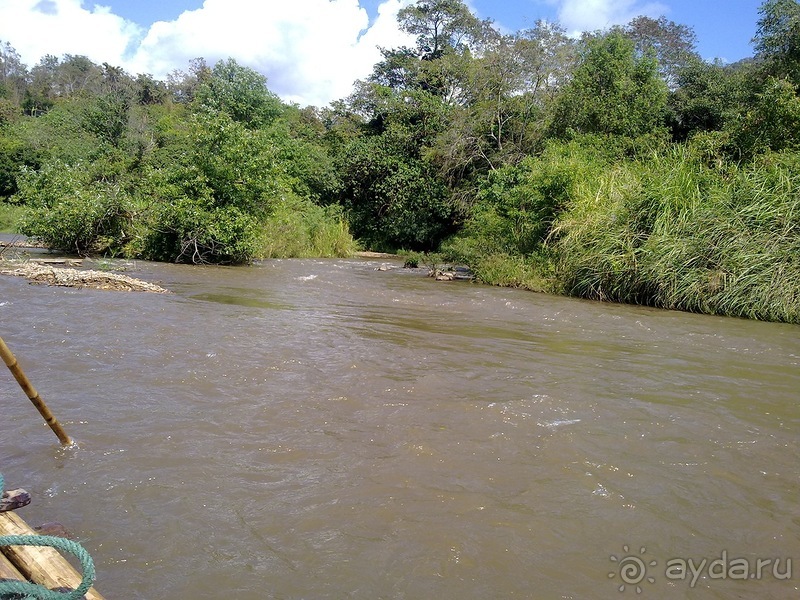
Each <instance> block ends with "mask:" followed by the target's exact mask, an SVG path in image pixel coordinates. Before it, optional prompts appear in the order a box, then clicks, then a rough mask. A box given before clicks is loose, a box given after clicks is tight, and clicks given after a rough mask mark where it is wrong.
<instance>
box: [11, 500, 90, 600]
mask: <svg viewBox="0 0 800 600" xmlns="http://www.w3.org/2000/svg"><path fill="white" fill-rule="evenodd" d="M0 535H38V534H37V533H36V532H35V531H34V530H33V529H31V528H30V527H29V526H28V524H27V523H26V522H25V521H23V520H22V517H20V516H19V515H18V514H16V513H13V512H5V513H0ZM0 550H2V552H3V553H4V554H5V555H6V557H7V558H8V559H9V560H10V561H11V562H12V563H13V564H14V566H15V567H16V568H17V570H18V571H19V572H20V573H21V574H22V576H23V577H25V578H26V579H28V580H30V581H32V582H33V583H38V584H39V585H43V586H45V587H46V588H49V589H51V590H52V589H58V588H67V589H70V590H74V589H75V588H77V587H78V586H79V585H80V584H81V576H80V574H79V573H78V572H77V571H76V570H75V569H74V568H73V567H72V565H71V564H70V563H69V562H68V561H67V559H66V558H64V557H63V556H61V554H60V553H59V552H58V551H57V550H56V549H55V548H47V547H44V548H36V547H33V546H4V547H2V548H0ZM84 597H85V598H86V600H104V599H103V596H101V595H100V594H99V593H97V591H96V590H95V589H94V588H91V589H89V591H88V592H86V595H85V596H84Z"/></svg>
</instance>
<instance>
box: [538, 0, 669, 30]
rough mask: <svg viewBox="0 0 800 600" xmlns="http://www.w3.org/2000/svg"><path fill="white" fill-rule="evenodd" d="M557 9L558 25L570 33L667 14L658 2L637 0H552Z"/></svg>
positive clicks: (662, 5)
mask: <svg viewBox="0 0 800 600" xmlns="http://www.w3.org/2000/svg"><path fill="white" fill-rule="evenodd" d="M553 3H555V4H556V5H557V6H558V22H559V23H561V25H563V26H564V27H565V28H566V29H567V31H569V32H571V33H580V32H583V31H595V30H598V29H606V28H608V27H610V26H612V25H622V24H625V23H628V22H629V21H630V20H631V19H633V18H634V17H637V16H639V15H645V16H648V17H658V16H660V15H663V14H665V13H666V12H667V11H668V7H667V6H665V5H664V4H661V3H659V2H640V1H639V0H553Z"/></svg>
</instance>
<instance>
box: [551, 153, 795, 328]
mask: <svg viewBox="0 0 800 600" xmlns="http://www.w3.org/2000/svg"><path fill="white" fill-rule="evenodd" d="M799 166H800V155H798V154H792V153H782V154H769V155H765V156H762V157H761V158H759V159H757V160H755V161H754V162H752V163H749V164H747V165H741V166H736V165H725V167H724V168H717V167H711V166H708V165H707V164H706V163H705V161H704V160H702V158H701V157H699V156H698V154H697V153H695V152H694V151H693V148H692V147H691V145H689V146H685V147H675V148H673V149H671V150H669V151H667V152H662V153H660V154H657V155H654V156H651V157H649V158H647V159H643V160H637V161H628V162H625V163H623V164H621V165H619V166H618V167H617V168H615V169H613V170H611V171H609V172H608V173H606V174H604V175H603V176H602V177H601V178H600V180H599V182H598V186H597V191H596V193H595V194H583V195H580V196H578V197H576V198H575V199H574V200H573V202H572V203H571V204H570V206H569V208H568V210H566V211H565V213H564V214H563V215H562V216H561V218H560V219H559V221H558V222H557V224H556V225H555V227H554V228H553V232H552V239H553V240H554V244H555V249H556V252H557V256H558V258H557V266H556V277H557V280H558V286H559V290H560V291H562V292H564V293H567V294H570V295H576V296H581V297H586V298H594V299H600V300H609V301H616V302H627V303H636V304H647V305H652V306H657V307H663V308H670V309H679V310H687V311H693V312H703V313H709V314H719V315H731V316H740V317H748V318H755V319H762V320H771V321H787V322H800V264H798V260H799V259H800V169H798V167H799Z"/></svg>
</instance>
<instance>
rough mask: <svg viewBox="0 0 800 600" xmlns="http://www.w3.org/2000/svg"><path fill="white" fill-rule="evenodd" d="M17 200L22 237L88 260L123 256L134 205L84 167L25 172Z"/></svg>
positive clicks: (49, 167) (63, 166)
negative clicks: (98, 256) (95, 256)
mask: <svg viewBox="0 0 800 600" xmlns="http://www.w3.org/2000/svg"><path fill="white" fill-rule="evenodd" d="M18 185H19V191H18V192H17V194H16V195H15V196H14V200H15V201H18V202H22V203H24V204H25V207H26V212H25V214H24V215H23V217H22V219H21V221H20V226H19V228H20V232H21V233H23V234H25V235H27V236H30V237H33V238H35V239H38V240H40V241H42V242H43V243H45V244H46V245H47V246H48V247H50V248H53V249H58V250H65V251H67V252H75V253H77V254H79V255H85V254H89V253H95V252H111V253H114V252H118V251H119V250H120V249H121V245H122V241H123V240H124V238H125V231H126V229H127V230H130V224H131V213H130V207H131V201H130V198H129V196H128V195H127V194H126V193H125V192H124V190H122V189H121V188H120V187H119V186H118V185H116V184H113V183H107V182H102V181H91V180H90V179H89V173H88V170H87V169H84V168H83V166H82V165H81V164H78V165H76V166H74V167H70V166H68V165H66V164H64V163H62V162H60V161H53V162H50V163H48V164H46V165H45V166H44V167H42V169H40V170H39V171H34V170H32V169H23V171H22V174H21V176H20V177H19V179H18Z"/></svg>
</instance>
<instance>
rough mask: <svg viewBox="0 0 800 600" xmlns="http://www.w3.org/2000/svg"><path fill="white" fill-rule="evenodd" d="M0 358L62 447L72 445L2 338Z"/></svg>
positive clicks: (0, 341) (0, 339)
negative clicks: (0, 357)
mask: <svg viewBox="0 0 800 600" xmlns="http://www.w3.org/2000/svg"><path fill="white" fill-rule="evenodd" d="M0 356H2V357H3V362H5V363H6V366H7V367H8V369H9V370H10V371H11V374H12V375H14V379H16V380H17V383H19V385H20V387H21V388H22V391H23V392H25V394H26V395H27V396H28V398H29V399H30V401H31V402H33V405H34V406H35V407H36V410H38V411H39V414H40V415H42V417H43V418H44V422H45V423H47V425H48V426H49V427H50V429H52V430H53V433H55V434H56V436H58V440H59V441H60V442H61V445H62V446H70V445H72V440H71V439H70V437H69V436H68V435H67V432H66V431H64V428H63V427H61V423H59V422H58V420H57V419H56V418H55V417H54V416H53V413H51V412H50V409H49V408H47V404H45V403H44V400H42V397H41V396H39V392H37V391H36V388H34V387H33V384H31V382H30V381H28V378H27V377H26V376H25V373H24V372H23V371H22V368H21V367H20V366H19V363H17V357H16V356H14V354H13V353H12V352H11V350H9V348H8V346H6V343H5V342H4V341H3V338H2V337H0Z"/></svg>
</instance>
